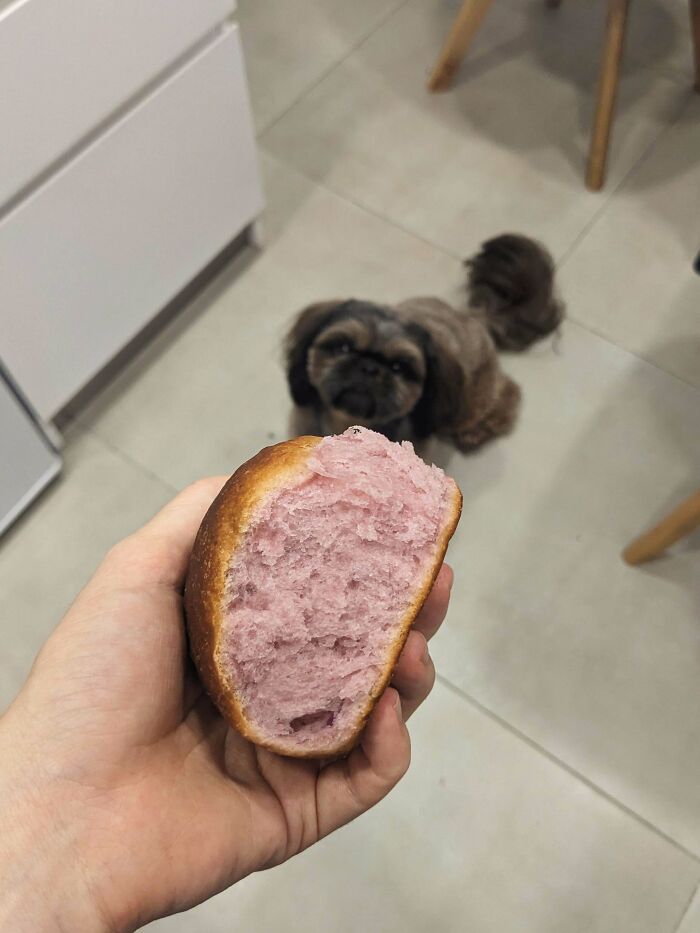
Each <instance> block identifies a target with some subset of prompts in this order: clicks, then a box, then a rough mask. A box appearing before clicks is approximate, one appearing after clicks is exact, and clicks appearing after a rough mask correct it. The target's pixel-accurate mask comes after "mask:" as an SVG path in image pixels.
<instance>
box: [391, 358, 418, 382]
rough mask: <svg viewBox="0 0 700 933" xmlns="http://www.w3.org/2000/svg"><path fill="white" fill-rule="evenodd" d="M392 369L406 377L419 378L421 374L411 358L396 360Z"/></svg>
mask: <svg viewBox="0 0 700 933" xmlns="http://www.w3.org/2000/svg"><path fill="white" fill-rule="evenodd" d="M391 371H392V372H393V373H397V374H399V375H401V376H403V377H404V379H413V380H418V378H419V376H418V374H417V372H416V370H415V369H414V367H413V364H412V363H411V362H410V361H409V360H394V361H393V362H392V363H391Z"/></svg>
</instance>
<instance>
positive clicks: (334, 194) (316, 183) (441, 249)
mask: <svg viewBox="0 0 700 933" xmlns="http://www.w3.org/2000/svg"><path fill="white" fill-rule="evenodd" d="M679 118H680V115H679ZM675 122H676V121H674V123H675ZM673 125H674V124H669V126H668V129H670V128H671V126H673ZM655 144H656V140H655V141H654V142H653V143H652V144H651V146H653V145H655ZM261 149H262V150H263V151H264V153H265V158H267V159H270V160H271V161H273V162H277V163H278V164H280V165H282V166H284V168H286V169H287V170H288V171H290V172H295V173H296V174H298V175H300V176H301V177H302V178H303V179H304V180H305V181H307V182H309V183H310V184H311V185H313V186H314V187H315V188H318V189H320V190H321V191H325V192H326V193H327V194H330V195H331V196H332V197H334V198H338V199H339V200H341V201H343V202H344V203H345V204H348V205H350V206H351V207H354V208H355V209H356V210H359V211H362V212H363V213H365V214H368V215H369V216H370V217H374V218H375V219H376V220H380V221H382V222H383V223H385V224H388V225H389V226H391V227H393V228H394V229H395V230H398V231H399V232H400V233H403V234H404V235H405V236H409V237H411V238H412V239H414V240H418V242H420V243H424V244H425V245H426V246H430V247H431V248H432V249H434V250H436V252H439V253H442V255H443V256H447V257H448V258H449V259H454V260H455V262H459V263H461V262H462V261H463V259H464V257H463V256H460V255H458V254H457V253H453V252H452V250H449V249H447V248H446V247H445V246H442V245H441V244H439V243H435V242H433V241H432V240H428V239H426V238H425V237H424V236H421V235H420V234H419V233H416V232H415V231H413V230H409V229H408V228H407V227H404V226H402V225H401V224H398V223H397V222H396V221H395V220H393V219H392V218H390V217H386V216H385V215H384V214H380V213H378V212H377V211H374V210H372V208H370V207H368V206H367V205H366V204H361V203H360V202H359V201H356V200H354V199H353V198H350V197H348V196H347V195H346V194H341V193H340V192H338V191H336V190H335V189H334V188H331V187H329V186H328V185H327V184H326V183H325V182H322V181H318V180H317V179H315V178H312V177H311V176H310V175H307V174H306V173H305V172H303V171H302V170H300V169H299V168H298V167H297V166H295V165H290V164H289V163H288V162H285V161H284V160H283V159H281V158H280V157H279V156H278V155H276V154H275V153H273V152H270V151H269V150H268V149H265V146H264V144H262V143H261ZM647 152H648V150H647ZM647 152H645V153H644V154H643V155H642V156H640V158H639V160H638V161H637V162H636V163H635V165H634V166H633V168H631V169H630V172H631V171H633V170H634V168H635V167H636V166H637V165H638V164H639V162H640V161H641V160H642V159H644V158H645V157H646V155H647ZM628 177H629V173H628V174H627V175H625V177H624V179H622V180H621V181H620V183H619V184H618V186H617V187H616V188H615V189H614V191H613V192H611V194H610V196H609V198H608V200H609V199H610V198H611V197H612V196H613V194H615V192H617V191H618V190H619V188H620V186H621V185H622V184H623V183H624V181H626V179H627V178H628ZM608 200H606V202H605V205H603V206H602V207H601V208H600V209H599V211H598V212H596V214H595V215H594V217H593V218H591V220H590V221H589V222H588V223H587V224H586V225H585V227H584V229H583V230H582V231H581V233H580V234H579V235H578V236H577V238H576V240H575V242H574V243H573V244H572V245H571V247H569V248H567V250H566V251H565V253H564V257H563V258H562V259H561V260H559V261H558V262H557V263H556V268H557V270H559V269H560V268H561V265H562V264H563V262H564V258H568V256H569V254H570V252H571V251H572V250H573V249H574V248H575V247H576V246H577V245H578V244H579V243H580V242H581V240H582V239H583V237H584V236H586V235H587V233H588V231H589V230H590V228H591V227H592V226H593V224H594V223H595V222H596V221H597V220H598V219H599V217H600V214H601V213H602V212H603V211H604V210H605V208H606V207H607V205H608ZM566 320H568V321H571V322H572V323H573V324H575V325H576V326H577V327H580V328H581V329H582V330H585V331H587V332H588V333H589V334H592V335H593V336H594V337H597V338H598V340H603V341H604V342H605V343H607V344H610V346H612V347H615V348H616V349H617V350H620V351H621V352H623V353H627V354H629V356H631V357H633V358H634V359H637V360H639V361H640V362H642V363H645V364H646V365H647V366H651V367H653V368H654V369H656V370H657V371H658V372H660V373H663V375H664V376H668V377H669V378H670V379H675V380H676V381H678V382H679V383H680V384H681V385H685V386H688V387H689V388H691V389H696V390H697V391H700V386H697V385H695V383H693V382H690V381H689V380H687V379H684V378H683V377H682V376H678V375H677V374H676V373H673V372H671V371H670V370H668V369H664V368H663V367H662V366H659V364H658V363H656V362H654V360H651V359H648V358H647V357H645V356H642V354H640V353H636V352H635V351H634V350H630V349H629V347H625V346H623V345H622V344H620V343H617V342H616V341H615V340H612V339H611V338H610V337H608V336H607V335H606V334H604V333H602V332H601V331H599V330H596V329H595V328H594V327H591V325H590V324H588V323H586V322H585V321H582V320H580V319H579V318H577V317H575V316H574V315H571V314H568V313H567V315H566ZM565 323H566V321H565Z"/></svg>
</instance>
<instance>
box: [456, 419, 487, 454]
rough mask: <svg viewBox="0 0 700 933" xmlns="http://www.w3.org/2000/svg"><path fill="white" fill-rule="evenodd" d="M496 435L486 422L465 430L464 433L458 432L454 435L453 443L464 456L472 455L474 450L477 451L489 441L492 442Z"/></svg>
mask: <svg viewBox="0 0 700 933" xmlns="http://www.w3.org/2000/svg"><path fill="white" fill-rule="evenodd" d="M493 437H494V433H493V431H492V430H491V428H490V427H489V425H488V424H487V423H485V422H482V423H481V424H476V425H474V426H473V427H471V428H465V429H464V430H462V431H457V432H455V433H454V434H453V435H452V443H453V444H454V445H455V447H456V448H457V450H459V451H461V452H462V453H463V454H468V453H471V452H472V451H474V450H477V449H478V448H479V447H481V446H482V444H485V443H486V442H487V441H490V440H492V439H493Z"/></svg>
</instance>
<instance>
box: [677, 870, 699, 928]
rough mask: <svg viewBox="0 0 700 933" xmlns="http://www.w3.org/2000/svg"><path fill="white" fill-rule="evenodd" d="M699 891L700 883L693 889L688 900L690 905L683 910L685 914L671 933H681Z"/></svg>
mask: <svg viewBox="0 0 700 933" xmlns="http://www.w3.org/2000/svg"><path fill="white" fill-rule="evenodd" d="M698 891H700V881H699V882H698V883H697V884H696V885H695V888H694V889H693V893H692V894H691V895H690V899H689V900H688V903H687V904H686V905H685V907H684V908H683V913H682V914H681V917H680V920H679V921H678V924H677V925H676V926H674V928H673V930H672V931H671V933H679V931H680V929H681V927H682V926H683V921H684V920H685V918H686V917H687V916H688V914H689V913H690V908H691V907H692V904H693V901H694V900H695V896H696V895H697V893H698Z"/></svg>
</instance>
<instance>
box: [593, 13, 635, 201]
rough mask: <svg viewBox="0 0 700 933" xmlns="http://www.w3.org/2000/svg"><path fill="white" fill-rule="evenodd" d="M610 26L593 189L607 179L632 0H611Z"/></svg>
mask: <svg viewBox="0 0 700 933" xmlns="http://www.w3.org/2000/svg"><path fill="white" fill-rule="evenodd" d="M608 2H609V4H610V5H609V7H608V25H607V27H606V34H605V50H604V52H603V61H602V63H601V69H600V79H599V83H598V104H597V108H596V115H595V121H594V123H593V132H592V134H591V146H590V150H589V153H588V170H587V172H586V185H587V186H588V187H589V188H590V189H591V190H592V191H599V190H600V189H601V188H602V187H603V182H604V181H605V163H606V161H607V158H608V145H609V143H610V128H611V126H612V119H613V111H614V109H615V97H616V95H617V81H618V77H619V74H620V59H621V58H622V46H623V44H624V41H625V26H626V24H627V11H628V9H629V0H608Z"/></svg>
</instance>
